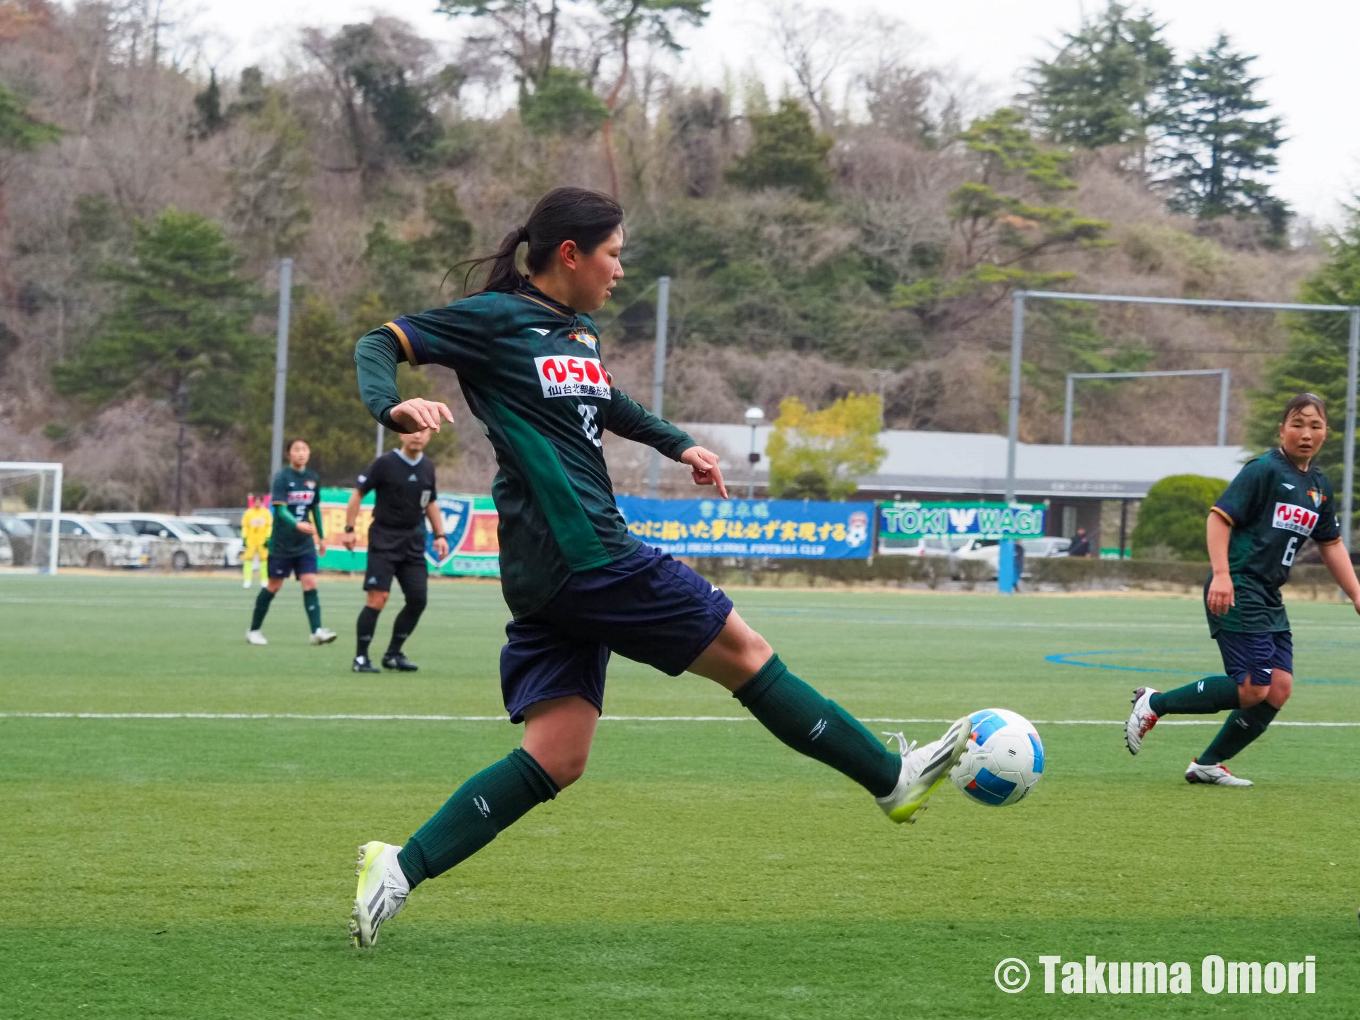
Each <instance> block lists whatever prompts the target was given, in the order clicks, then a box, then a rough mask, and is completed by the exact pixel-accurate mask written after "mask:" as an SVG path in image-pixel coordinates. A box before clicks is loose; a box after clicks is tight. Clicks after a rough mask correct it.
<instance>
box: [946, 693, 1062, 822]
mask: <svg viewBox="0 0 1360 1020" xmlns="http://www.w3.org/2000/svg"><path fill="white" fill-rule="evenodd" d="M969 721H970V723H971V725H972V730H971V731H970V732H969V734H968V747H967V749H966V750H965V751H964V752H963V757H962V758H960V759H959V763H958V764H957V765H955V766H954V770H953V771H952V772H950V773H949V778H950V779H952V780H954V785H955V786H957V787H958V788H959V789H960V790H961V791H963V794H964V796H965V797H967V798H968V799H969V800H971V801H974V802H975V803H978V804H990V805H992V806H993V807H1005V806H1006V805H1007V804H1014V803H1015V802H1016V801H1018V800H1021V799H1023V798H1024V797H1025V796H1026V795H1027V794H1028V793H1029V791H1030V790H1032V789H1034V788H1035V787H1036V786H1037V785H1038V784H1039V779H1040V777H1041V776H1043V774H1044V742H1043V741H1042V740H1040V739H1039V732H1038V730H1036V729H1035V728H1034V727H1033V726H1032V725H1031V724H1030V721H1029V720H1028V719H1026V718H1025V717H1024V716H1023V715H1019V714H1018V713H1015V712H1008V711H1007V710H1006V709H1004V708H984V709H982V711H980V712H974V713H973V714H972V715H971V716H969Z"/></svg>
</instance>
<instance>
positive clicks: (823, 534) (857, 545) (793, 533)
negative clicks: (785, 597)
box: [618, 496, 874, 560]
mask: <svg viewBox="0 0 1360 1020" xmlns="http://www.w3.org/2000/svg"><path fill="white" fill-rule="evenodd" d="M618 504H619V509H620V510H621V511H623V516H624V519H625V520H626V521H627V522H628V530H629V531H630V532H632V533H633V534H634V535H636V536H637V537H638V538H640V539H642V541H644V542H646V543H648V544H649V545H654V546H656V547H657V548H658V549H661V550H663V551H664V552H668V553H670V554H671V555H672V556H778V557H800V558H803V559H817V560H863V559H868V557H869V551H870V548H871V546H872V545H873V543H872V542H871V541H870V538H871V534H870V532H871V524H872V522H873V513H874V504H872V503H813V502H810V501H809V502H803V501H802V500H791V499H643V498H641V497H639V496H619V497H618Z"/></svg>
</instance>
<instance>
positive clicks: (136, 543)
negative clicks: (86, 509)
mask: <svg viewBox="0 0 1360 1020" xmlns="http://www.w3.org/2000/svg"><path fill="white" fill-rule="evenodd" d="M16 516H17V517H18V518H19V519H20V520H22V521H25V522H27V523H28V524H30V525H32V524H34V523H36V522H38V515H37V514H35V513H24V514H17V515H16ZM47 520H48V518H47V515H46V514H44V515H43V517H42V521H41V524H40V527H46V525H47ZM149 561H150V555H149V553H148V551H147V543H146V540H145V539H143V538H141V537H140V536H137V535H120V534H119V533H118V532H117V531H115V530H114V529H113V528H111V527H109V526H108V524H106V523H105V522H104V521H101V520H100V519H99V518H97V517H93V516H91V515H89V514H62V515H61V516H60V517H58V518H57V566H59V567H96V568H98V567H144V566H146V565H147V563H148V562H149Z"/></svg>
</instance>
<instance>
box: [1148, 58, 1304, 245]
mask: <svg viewBox="0 0 1360 1020" xmlns="http://www.w3.org/2000/svg"><path fill="white" fill-rule="evenodd" d="M1255 59H1256V58H1255V57H1250V56H1246V55H1245V54H1242V53H1239V52H1237V51H1235V50H1233V49H1232V46H1231V43H1230V42H1229V40H1228V37H1227V36H1226V35H1223V34H1220V35H1219V37H1218V40H1217V41H1216V42H1215V43H1214V45H1213V46H1212V47H1211V48H1210V49H1209V50H1208V51H1207V52H1205V53H1201V54H1197V55H1196V56H1195V57H1193V58H1191V60H1190V61H1189V62H1188V63H1186V65H1185V67H1184V69H1183V70H1182V72H1181V78H1180V81H1179V83H1177V85H1176V86H1175V88H1174V89H1173V90H1172V93H1171V105H1172V109H1171V116H1170V120H1169V122H1168V125H1167V128H1166V144H1167V150H1168V151H1167V152H1166V153H1165V154H1164V155H1163V156H1162V157H1160V159H1159V161H1158V162H1159V163H1160V164H1161V165H1162V166H1163V167H1164V168H1165V170H1166V176H1165V178H1164V183H1165V184H1166V185H1167V186H1168V187H1169V188H1170V190H1171V197H1170V205H1171V207H1172V208H1173V209H1175V210H1177V211H1179V212H1188V213H1192V214H1193V215H1195V216H1197V217H1199V218H1200V219H1212V218H1214V217H1216V216H1226V215H1229V214H1239V215H1240V214H1249V213H1254V214H1257V215H1260V216H1262V217H1263V218H1264V219H1265V221H1266V223H1267V224H1268V226H1269V227H1270V229H1271V231H1272V234H1273V235H1274V236H1275V237H1276V238H1278V237H1280V236H1281V235H1282V234H1283V231H1284V226H1285V224H1286V222H1287V220H1288V216H1289V212H1288V207H1287V206H1286V205H1285V203H1284V202H1283V201H1281V200H1280V199H1278V198H1276V197H1275V196H1274V195H1272V194H1271V193H1270V188H1269V186H1268V185H1267V184H1266V183H1265V181H1264V180H1263V177H1264V176H1265V175H1267V174H1270V173H1273V172H1274V170H1275V165H1276V163H1277V158H1276V155H1275V153H1276V151H1277V150H1278V149H1279V148H1280V146H1281V145H1283V144H1284V141H1285V139H1284V136H1283V135H1281V134H1280V128H1281V121H1280V118H1279V117H1265V118H1260V117H1256V116H1254V115H1255V114H1257V113H1259V112H1260V111H1262V110H1264V109H1265V108H1266V106H1267V103H1266V101H1265V100H1264V99H1258V98H1257V96H1256V88H1257V86H1258V85H1260V83H1261V79H1260V78H1253V77H1252V76H1251V75H1250V74H1249V73H1248V67H1249V66H1250V64H1251V63H1252V62H1253V61H1254V60H1255Z"/></svg>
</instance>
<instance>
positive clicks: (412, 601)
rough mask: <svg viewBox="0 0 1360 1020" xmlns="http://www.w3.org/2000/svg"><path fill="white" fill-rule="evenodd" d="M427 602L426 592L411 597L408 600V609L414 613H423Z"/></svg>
mask: <svg viewBox="0 0 1360 1020" xmlns="http://www.w3.org/2000/svg"><path fill="white" fill-rule="evenodd" d="M425 601H426V600H425V593H424V592H421V593H420V594H418V595H409V596H407V598H406V608H407V609H409V610H411V611H412V612H413V613H423V612H425Z"/></svg>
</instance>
